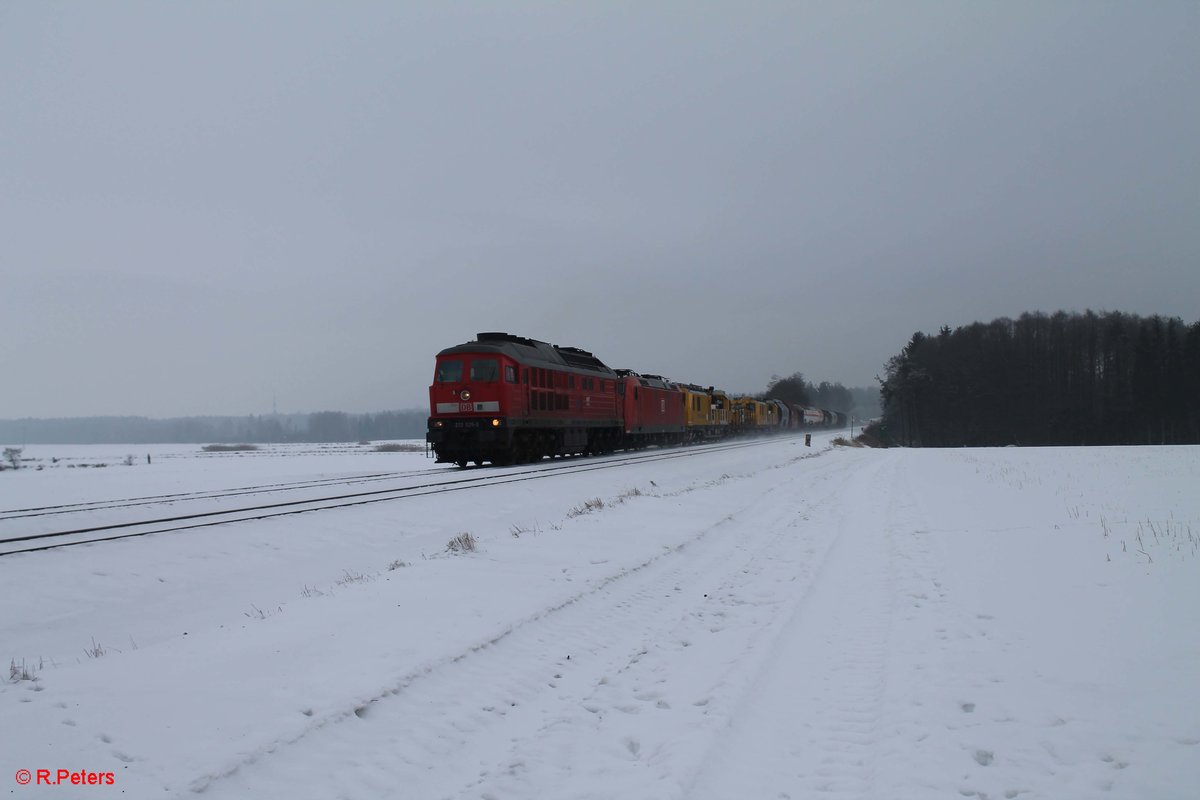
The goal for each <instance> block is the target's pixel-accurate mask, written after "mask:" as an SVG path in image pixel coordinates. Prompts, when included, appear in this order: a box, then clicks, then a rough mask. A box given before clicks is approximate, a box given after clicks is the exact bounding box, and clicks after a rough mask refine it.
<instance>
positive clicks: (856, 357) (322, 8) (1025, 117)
mask: <svg viewBox="0 0 1200 800" xmlns="http://www.w3.org/2000/svg"><path fill="white" fill-rule="evenodd" d="M1198 43H1200V3H1197V2H1194V1H1192V0H1188V1H1187V2H1168V1H1167V0H1153V1H1152V2H1140V1H1139V2H1127V3H1114V2H1080V3H1076V2H1047V1H1046V0H1039V1H1038V2H997V3H986V2H976V1H975V0H971V1H970V2H967V1H965V0H964V2H905V3H901V2H888V3H872V4H860V3H844V2H829V3H807V2H788V3H783V2H779V3H774V2H772V3H755V2H743V1H742V0H739V2H725V3H717V2H661V3H656V2H645V1H644V0H638V1H636V2H608V1H607V0H606V1H605V2H600V1H599V0H597V1H596V2H556V3H548V2H513V3H507V2H505V3H500V2H492V3H476V2H460V3H441V2H415V1H414V2H336V3H335V2H326V3H314V2H298V1H297V0H279V1H278V2H265V1H259V2H242V0H230V1H229V2H186V3H176V2H141V3H131V2H118V1H116V0H109V1H106V2H82V1H80V2H53V3H52V2H42V1H41V0H30V1H29V2H14V1H13V0H0V323H2V325H3V328H2V330H3V334H2V335H0V418H12V417H22V416H34V417H52V416H77V415H92V414H145V415H150V416H177V415H190V414H249V413H266V412H269V411H270V410H271V405H272V398H273V397H277V398H278V406H279V410H280V411H316V410H322V409H339V410H345V411H370V410H383V409H389V408H409V407H417V406H423V405H425V404H426V403H427V391H426V390H427V386H428V384H429V381H430V378H431V376H432V371H433V356H434V353H435V352H436V351H437V350H439V349H441V348H443V347H447V346H450V345H453V344H458V343H460V342H464V341H468V340H470V339H472V338H474V334H475V333H476V332H477V331H484V330H507V331H510V332H513V333H518V334H521V335H525V336H531V337H534V338H538V339H544V340H548V341H552V342H555V343H558V344H564V345H573V346H578V347H583V348H585V349H588V350H592V351H594V352H595V353H596V354H597V355H598V356H599V357H600V358H602V359H604V360H605V361H606V362H607V363H609V365H610V366H613V367H629V368H633V369H637V370H640V371H643V372H654V373H662V374H665V375H668V376H671V377H673V378H676V379H680V380H687V381H695V382H701V383H705V384H716V385H718V386H724V387H726V388H727V389H730V390H734V391H739V390H741V391H758V390H761V389H762V388H764V386H765V385H766V383H767V381H768V379H769V378H770V376H771V375H772V373H779V374H789V373H791V372H794V371H796V370H803V371H804V373H805V374H806V375H807V376H808V377H809V378H811V379H816V380H820V379H827V380H836V381H841V382H843V383H846V384H847V385H869V384H870V383H872V381H873V377H874V376H875V375H876V374H877V373H879V372H881V370H882V368H883V364H884V363H885V362H886V360H887V359H888V358H889V357H890V356H892V355H894V354H895V353H896V352H897V351H898V350H899V349H900V347H901V346H903V344H904V343H905V342H906V341H907V339H908V337H909V336H910V335H911V334H912V333H913V331H916V330H925V331H933V330H936V329H937V328H938V327H939V326H941V325H943V324H948V325H951V326H955V325H961V324H966V323H969V322H972V321H974V320H977V319H978V320H989V319H992V318H994V317H997V316H1016V315H1018V314H1020V313H1021V312H1022V311H1026V310H1038V309H1041V310H1048V311H1051V310H1055V309H1058V308H1065V309H1068V310H1080V311H1082V310H1083V309H1085V308H1092V309H1095V310H1100V309H1114V310H1122V311H1128V312H1133V313H1140V314H1153V313H1162V314H1167V315H1178V316H1182V317H1183V318H1184V319H1185V320H1186V321H1188V322H1191V321H1194V320H1196V319H1197V318H1200V302H1198V300H1200V145H1198V143H1200V44H1198Z"/></svg>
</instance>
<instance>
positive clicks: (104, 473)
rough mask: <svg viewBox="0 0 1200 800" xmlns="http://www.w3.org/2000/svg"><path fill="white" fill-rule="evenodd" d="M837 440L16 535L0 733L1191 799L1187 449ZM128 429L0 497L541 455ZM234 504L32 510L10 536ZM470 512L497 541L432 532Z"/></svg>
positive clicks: (15, 499)
mask: <svg viewBox="0 0 1200 800" xmlns="http://www.w3.org/2000/svg"><path fill="white" fill-rule="evenodd" d="M829 439H830V436H828V435H821V436H817V437H814V446H813V447H812V448H806V447H804V445H803V443H802V440H799V439H777V440H762V441H760V442H756V443H754V444H753V445H752V446H748V447H742V448H737V449H729V450H712V451H707V450H703V449H698V448H697V449H680V450H677V451H667V452H666V453H656V451H647V453H645V454H644V455H646V456H648V458H647V460H645V461H638V462H635V463H630V464H621V465H619V466H614V467H613V468H608V469H596V470H589V471H583V472H573V473H571V474H563V473H559V474H556V475H555V476H554V477H550V478H546V479H544V480H542V479H539V480H525V481H520V482H510V483H505V484H500V485H495V486H473V487H471V488H464V489H462V490H459V491H454V492H450V493H447V494H429V495H424V496H419V497H410V498H407V499H403V500H396V501H390V502H378V503H372V504H369V505H362V506H355V507H351V508H343V509H338V510H329V511H318V512H313V513H305V514H299V515H291V516H285V517H277V518H272V519H266V520H262V521H259V522H253V523H243V524H237V525H220V526H214V527H207V528H202V529H197V530H194V531H184V532H179V533H168V534H161V535H153V536H144V537H138V538H132V539H127V540H124V541H121V542H115V543H107V544H95V545H87V546H82V547H71V548H65V549H61V550H49V551H45V552H39V553H29V554H19V555H11V556H4V557H0V586H3V596H2V602H3V607H2V611H0V656H2V657H5V658H6V659H8V662H9V663H10V664H12V665H14V666H16V667H18V668H21V667H24V669H25V671H26V672H28V673H33V679H31V680H30V679H25V680H21V679H14V680H9V681H3V682H0V720H2V721H3V724H2V725H0V754H2V755H0V761H2V762H3V763H2V764H0V766H2V767H3V769H4V771H6V773H7V775H8V776H13V775H15V773H16V772H17V771H18V770H22V769H28V770H30V771H36V770H38V769H47V770H50V771H51V773H52V774H53V773H56V772H57V770H59V769H70V770H73V771H78V770H89V771H92V772H97V773H107V772H112V773H114V783H113V785H112V786H104V785H101V786H70V785H59V786H56V787H46V786H37V785H30V786H21V785H19V784H18V783H17V782H16V781H15V780H14V779H13V778H12V777H6V778H4V780H6V781H9V784H8V787H9V790H10V794H11V795H12V796H17V797H39V796H47V795H48V794H51V793H52V794H54V795H55V796H56V797H97V796H115V795H118V794H122V793H123V794H124V795H126V796H131V797H145V796H152V795H153V796H165V797H184V796H192V795H194V794H196V793H200V794H202V795H204V796H206V797H212V798H226V797H228V798H235V797H236V798H243V797H256V798H273V797H279V798H284V797H287V798H293V797H321V798H335V797H336V798H376V797H405V798H408V797H412V798H442V797H447V798H535V797H536V798H617V797H620V798H695V799H696V800H706V799H709V798H733V797H738V798H800V797H813V796H834V797H859V798H875V797H883V796H886V797H894V798H926V797H935V796H937V797H947V796H948V797H978V798H1016V797H1053V798H1063V797H1070V798H1076V797H1078V798H1085V797H1087V798H1090V797H1112V798H1149V797H1153V798H1191V797H1194V796H1196V793H1197V789H1198V787H1200V691H1198V690H1197V687H1196V676H1197V675H1200V626H1197V625H1196V624H1195V610H1196V608H1198V607H1200V560H1198V552H1197V548H1198V545H1200V543H1198V542H1197V536H1198V535H1200V493H1197V492H1196V487H1197V486H1200V448H1194V447H1192V448H1188V447H1175V448H1166V447H1157V448H1156V447H1145V448H1091V449H1073V448H1043V449H1015V448H1005V449H981V450H886V451H884V450H865V449H853V448H840V447H837V448H834V447H830V445H829ZM130 449H131V448H128V447H122V446H116V447H101V446H87V447H68V446H55V447H43V446H37V445H31V446H29V447H27V448H26V449H25V453H24V456H25V457H26V458H27V459H36V460H34V461H31V463H32V464H34V465H41V466H42V467H43V469H41V470H37V469H24V470H20V471H17V472H13V471H6V472H4V473H2V474H0V509H6V510H11V509H17V508H29V507H34V506H40V505H52V504H63V503H74V502H94V501H100V500H111V499H120V498H134V497H146V496H153V495H163V494H171V493H183V492H200V491H204V492H217V491H219V490H228V489H234V488H238V487H255V486H268V485H279V484H288V483H296V482H307V483H308V484H309V485H308V486H307V487H302V488H297V489H295V490H285V487H279V486H276V489H277V491H275V492H272V493H263V494H258V493H253V494H246V495H242V496H239V497H238V499H237V502H238V503H242V504H245V505H252V504H255V503H257V502H278V501H279V500H280V499H283V498H284V497H288V498H290V497H293V496H295V495H296V494H297V493H299V494H301V495H303V496H309V495H311V496H313V497H317V496H324V495H330V494H338V493H344V492H347V491H364V490H368V489H369V488H370V487H377V486H381V485H384V484H388V485H391V484H403V483H406V482H407V483H430V482H435V481H438V480H446V479H455V478H460V477H480V476H485V477H486V476H500V475H516V474H518V473H525V472H528V471H529V469H530V468H529V467H524V468H517V467H514V468H506V469H486V470H468V471H465V472H459V471H457V470H455V469H453V468H450V469H447V468H446V467H444V466H437V467H435V466H434V465H433V464H432V463H431V462H429V461H427V460H425V458H424V457H423V455H422V454H420V453H377V452H374V451H373V450H372V449H371V448H370V447H365V446H362V447H359V446H353V445H348V446H343V447H330V448H322V447H315V446H308V447H296V446H293V447H278V448H272V449H269V450H265V451H259V452H255V453H245V454H236V453H223V454H203V453H201V452H200V451H199V449H198V448H196V447H193V446H184V445H177V446H167V445H157V446H154V447H149V448H148V447H146V446H142V447H139V448H136V449H133V453H134V458H133V459H129V460H130V461H131V462H132V463H130V464H128V465H127V464H125V463H124V462H125V461H126V457H127V455H128V453H127V452H126V451H127V450H130ZM147 452H149V453H150V454H151V455H152V459H151V463H150V464H147V463H146V459H145V455H146V453H147ZM667 454H669V455H670V456H671V457H669V458H667V459H662V458H661V456H662V455H667ZM54 458H57V459H59V460H58V461H57V462H55V461H53V460H52V459H54ZM69 463H76V464H80V463H107V464H108V466H106V467H103V468H96V467H89V468H78V467H77V468H69V467H67V466H66V465H67V464H69ZM564 463H571V462H570V461H568V462H564ZM575 463H577V464H579V465H581V466H588V467H590V466H601V465H603V463H604V460H602V459H587V460H583V459H578V460H575ZM383 473H396V475H395V476H394V477H391V478H387V479H386V480H380V479H377V478H373V477H371V476H378V475H380V474H383ZM355 477H357V478H359V480H360V482H358V483H351V484H342V483H340V481H342V480H343V479H344V480H349V479H351V478H355ZM316 481H328V483H326V484H324V485H314V484H313V482H316ZM389 482H390V483H389ZM305 493H308V494H307V495H305ZM597 499H598V500H600V501H601V502H600V503H596V502H595V501H596V500H597ZM221 502H222V501H221V500H219V499H218V498H213V497H200V498H196V499H186V498H182V497H180V498H175V499H173V500H172V501H171V502H170V503H162V504H158V505H155V506H150V507H137V506H134V507H126V508H118V509H107V510H105V509H96V510H91V511H82V512H80V513H78V514H72V515H69V516H64V517H62V518H59V519H54V518H49V519H48V518H44V517H36V518H35V517H12V516H11V515H10V516H8V518H3V519H0V538H5V537H9V536H15V535H21V534H24V533H28V532H31V531H45V530H55V529H65V528H66V527H77V526H78V527H82V526H84V525H86V524H98V523H100V522H103V521H112V520H115V519H135V518H139V519H140V518H143V517H148V516H172V515H177V514H185V513H193V512H195V511H196V510H201V509H209V508H213V507H217V506H218V505H219V504H220V503H221ZM3 516H5V515H4V514H0V517H3ZM63 520H69V522H64V521H63ZM464 532H469V533H471V534H472V535H473V537H474V538H475V539H476V540H477V543H478V544H477V548H476V550H475V551H473V552H457V553H455V552H450V551H448V550H447V543H448V542H449V541H450V540H451V539H452V538H453V537H455V536H457V535H458V534H460V533H464ZM19 677H20V676H18V678H19Z"/></svg>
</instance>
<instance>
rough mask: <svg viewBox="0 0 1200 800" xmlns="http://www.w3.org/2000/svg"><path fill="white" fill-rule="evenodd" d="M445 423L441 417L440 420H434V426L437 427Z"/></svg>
mask: <svg viewBox="0 0 1200 800" xmlns="http://www.w3.org/2000/svg"><path fill="white" fill-rule="evenodd" d="M445 424H446V423H444V422H442V421H441V420H440V419H438V420H434V422H433V427H435V428H440V427H442V426H443V425H445Z"/></svg>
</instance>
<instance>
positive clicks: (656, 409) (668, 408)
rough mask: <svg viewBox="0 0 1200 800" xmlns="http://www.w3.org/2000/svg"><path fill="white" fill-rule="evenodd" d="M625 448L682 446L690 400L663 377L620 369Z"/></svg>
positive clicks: (619, 388) (618, 371) (623, 444)
mask: <svg viewBox="0 0 1200 800" xmlns="http://www.w3.org/2000/svg"><path fill="white" fill-rule="evenodd" d="M617 374H618V375H620V376H621V383H620V385H619V386H618V391H619V392H620V393H621V395H622V397H621V400H622V403H621V416H622V420H623V422H624V425H623V427H622V433H623V434H624V438H623V441H622V446H624V447H631V448H639V449H640V448H642V447H647V446H649V445H672V444H682V443H683V441H684V439H685V437H686V432H687V426H686V420H685V415H686V410H687V399H686V398H685V396H684V394H683V392H682V391H681V390H680V389H679V387H678V386H677V385H676V384H674V383H672V382H671V381H669V380H667V379H666V378H664V377H662V376H661V375H639V374H637V373H636V372H634V371H632V370H628V369H619V370H617Z"/></svg>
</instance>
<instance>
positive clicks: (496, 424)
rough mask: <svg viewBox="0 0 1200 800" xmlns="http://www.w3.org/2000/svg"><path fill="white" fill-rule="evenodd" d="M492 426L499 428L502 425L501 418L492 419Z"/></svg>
mask: <svg viewBox="0 0 1200 800" xmlns="http://www.w3.org/2000/svg"><path fill="white" fill-rule="evenodd" d="M492 427H493V428H499V427H500V420H498V419H494V420H492Z"/></svg>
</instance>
